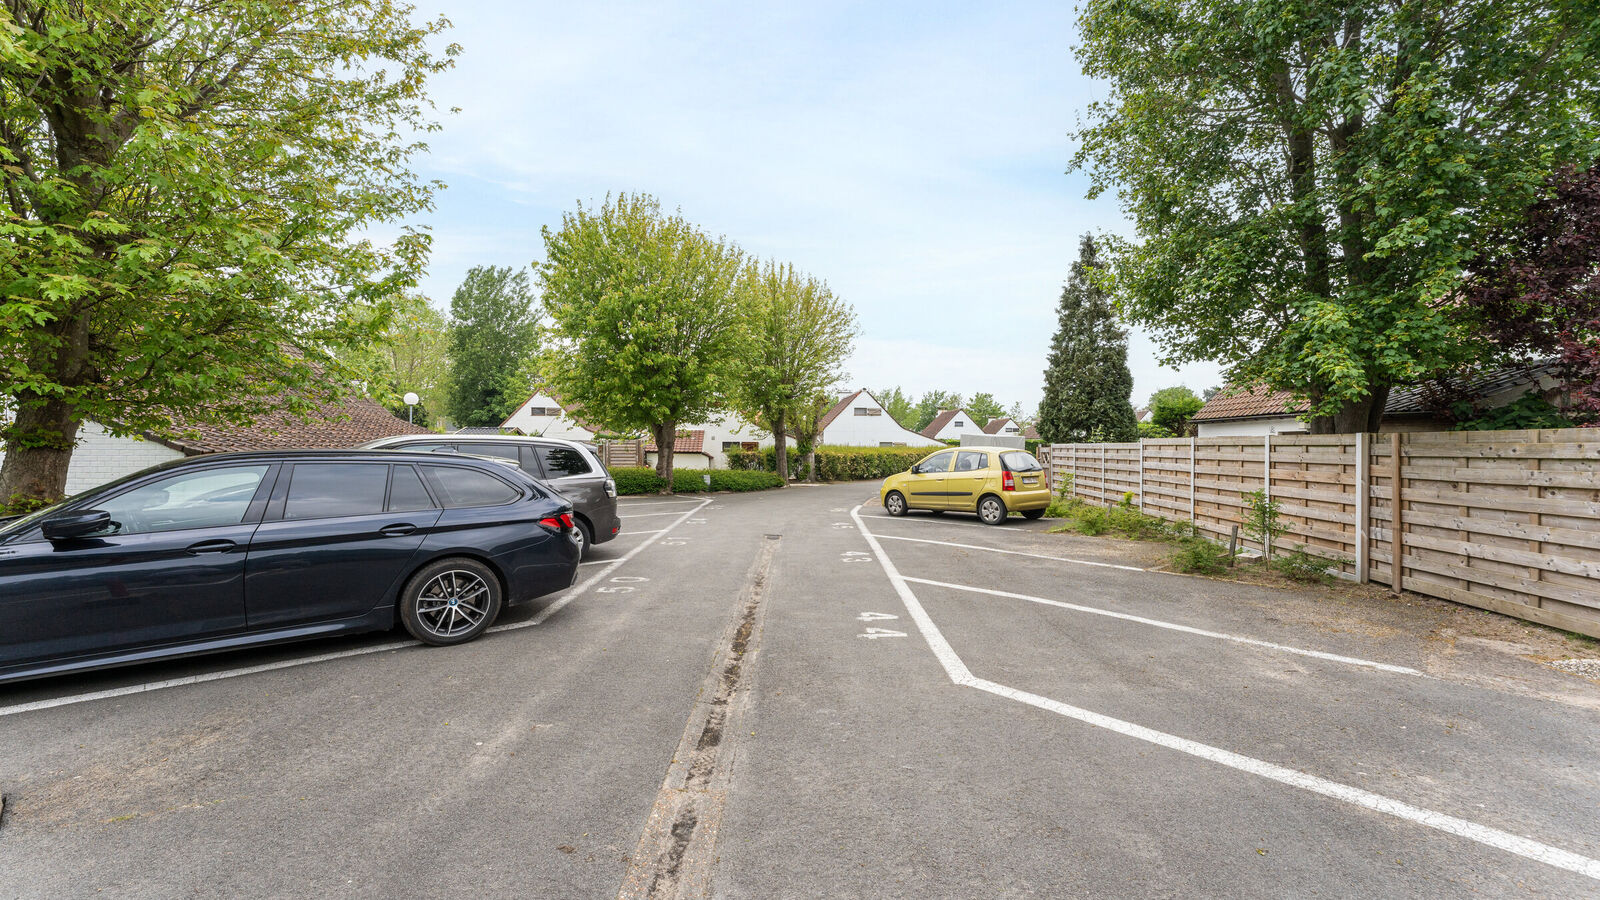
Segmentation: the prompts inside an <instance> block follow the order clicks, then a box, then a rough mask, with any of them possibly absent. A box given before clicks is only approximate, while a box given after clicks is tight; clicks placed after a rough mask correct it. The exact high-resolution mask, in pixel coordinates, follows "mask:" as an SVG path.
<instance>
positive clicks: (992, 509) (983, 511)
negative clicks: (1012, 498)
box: [978, 494, 1006, 525]
mask: <svg viewBox="0 0 1600 900" xmlns="http://www.w3.org/2000/svg"><path fill="white" fill-rule="evenodd" d="M978 518H979V519H981V520H982V521H983V524H985V525H999V524H1000V523H1001V522H1004V521H1005V520H1006V505H1005V503H1004V502H1003V501H1001V499H1000V498H999V497H996V496H995V495H993V494H990V495H989V496H987V497H984V498H983V499H982V500H979V501H978Z"/></svg>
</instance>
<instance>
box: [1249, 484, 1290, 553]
mask: <svg viewBox="0 0 1600 900" xmlns="http://www.w3.org/2000/svg"><path fill="white" fill-rule="evenodd" d="M1244 502H1245V511H1244V521H1243V522H1240V523H1239V533H1241V534H1243V535H1244V536H1245V537H1246V538H1249V539H1250V540H1252V541H1255V542H1256V543H1257V544H1260V545H1261V548H1262V552H1263V553H1264V555H1266V556H1268V557H1270V556H1271V555H1272V542H1273V541H1275V540H1277V539H1278V538H1279V537H1281V536H1282V535H1283V533H1284V532H1285V531H1287V530H1288V526H1286V525H1284V524H1283V523H1282V522H1281V521H1279V513H1278V501H1276V500H1268V499H1267V495H1266V492H1265V491H1250V492H1248V493H1246V494H1245V495H1244Z"/></svg>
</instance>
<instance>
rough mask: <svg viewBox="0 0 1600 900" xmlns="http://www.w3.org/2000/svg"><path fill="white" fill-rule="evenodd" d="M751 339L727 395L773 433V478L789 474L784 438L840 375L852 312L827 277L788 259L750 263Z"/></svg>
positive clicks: (747, 289)
mask: <svg viewBox="0 0 1600 900" xmlns="http://www.w3.org/2000/svg"><path fill="white" fill-rule="evenodd" d="M743 292H744V294H745V302H746V310H747V312H748V314H749V317H750V318H749V326H750V327H749V336H750V339H749V341H748V342H747V343H746V344H745V347H744V359H743V360H742V362H743V369H744V371H743V373H742V374H741V377H739V378H737V379H735V380H734V381H733V398H734V401H735V405H737V406H738V407H739V408H740V409H741V410H742V411H743V412H744V413H745V414H746V415H747V416H748V417H749V418H751V419H755V420H758V421H760V422H762V423H764V424H765V425H766V426H767V428H769V429H770V430H771V431H772V437H773V440H774V441H775V442H776V444H777V447H778V457H777V460H778V476H779V477H780V478H782V479H784V481H785V482H787V481H788V479H789V454H788V453H787V452H785V449H784V448H786V447H787V446H788V436H789V433H790V430H791V426H792V424H793V422H794V420H795V418H797V417H798V416H799V415H801V413H802V411H803V410H804V409H805V408H809V406H810V405H811V401H812V400H813V398H815V397H816V396H817V395H819V394H821V393H823V392H824V391H825V390H826V389H827V388H828V387H829V386H831V385H832V384H833V383H834V382H836V381H838V380H839V379H841V378H843V377H844V368H843V367H844V361H845V359H846V358H848V357H849V356H850V348H851V346H852V344H853V343H854V340H855V336H856V324H855V320H856V317H855V312H854V311H853V310H852V309H851V308H850V304H848V303H845V302H844V301H843V300H840V299H839V298H837V297H835V296H834V295H833V291H831V290H829V289H828V283H827V282H825V281H821V280H818V279H816V278H813V277H811V276H809V275H804V274H801V273H799V272H797V271H795V268H794V266H792V265H787V264H785V265H779V264H778V263H776V262H768V263H766V264H764V265H763V264H755V263H752V264H751V265H750V266H749V267H748V268H747V270H746V272H745V275H744V286H743Z"/></svg>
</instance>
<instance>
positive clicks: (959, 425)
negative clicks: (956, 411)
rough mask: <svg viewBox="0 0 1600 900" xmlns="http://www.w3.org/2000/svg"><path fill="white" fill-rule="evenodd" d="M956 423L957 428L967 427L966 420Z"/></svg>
mask: <svg viewBox="0 0 1600 900" xmlns="http://www.w3.org/2000/svg"><path fill="white" fill-rule="evenodd" d="M954 424H955V426H956V427H957V428H965V427H967V423H965V422H956V423H954Z"/></svg>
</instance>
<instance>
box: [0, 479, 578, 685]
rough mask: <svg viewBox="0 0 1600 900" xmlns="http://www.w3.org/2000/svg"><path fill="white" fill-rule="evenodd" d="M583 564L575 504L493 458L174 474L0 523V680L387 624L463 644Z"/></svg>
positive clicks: (119, 484) (567, 581) (123, 482)
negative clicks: (512, 605) (504, 611)
mask: <svg viewBox="0 0 1600 900" xmlns="http://www.w3.org/2000/svg"><path fill="white" fill-rule="evenodd" d="M579 550H580V546H579V543H578V541H577V540H576V538H575V529H574V523H573V519H572V507H571V505H570V504H569V503H567V501H566V500H564V499H562V498H560V497H559V496H558V495H556V494H554V493H553V492H551V491H549V490H548V489H546V488H544V487H543V486H541V485H540V484H539V483H538V482H537V481H535V480H534V479H533V478H531V477H529V476H528V475H526V474H525V473H523V472H521V471H519V470H517V469H514V468H512V467H510V466H505V465H501V464H499V463H497V462H494V461H491V460H479V459H474V458H471V457H457V456H451V457H447V458H441V457H440V456H439V455H438V454H427V453H404V452H395V451H392V450H389V451H361V450H358V451H298V452H275V453H229V454H218V455H214V456H204V457H197V458H193V459H186V460H178V461H175V462H172V463H167V464H164V465H160V466H156V467H154V468H150V469H146V470H144V471H143V472H139V473H136V474H134V475H130V476H128V477H126V478H123V479H120V480H118V481H114V482H112V483H110V484H107V485H103V486H101V487H98V488H95V489H93V490H91V491H88V492H85V493H83V494H80V495H78V496H76V497H73V498H71V499H70V500H67V501H65V502H63V503H60V504H57V505H56V506H53V507H50V508H48V509H45V510H41V511H40V512H37V513H34V514H32V515H29V516H26V517H23V518H21V519H13V520H9V521H4V522H0V682H6V681H13V680H18V679H23V678H33V677H38V676H43V675H53V674H58V673H65V672H74V671H80V670H85V669H95V668H103V667H108V666H116V665H125V664H128V663H135V662H142V661H146V660H154V659H162V658H168V657H174V656H184V655H190V654H199V653H211V652H216V651H221V650H228V649H233V648H239V647H247V646H255V645H261V644H270V643H278V642H284V641H292V640H299V639H303V638H311V637H319V636H323V635H331V634H343V633H351V632H359V631H378V630H384V629H389V628H393V627H394V626H395V624H396V623H399V624H401V625H403V626H404V627H405V629H406V630H407V631H408V632H410V633H411V635H412V636H413V637H415V638H417V639H418V640H420V641H423V642H425V643H428V644H435V645H444V644H458V643H462V642H464V641H469V640H472V639H473V638H475V637H477V636H478V635H480V634H482V633H483V632H484V631H485V630H486V629H488V628H489V626H490V625H492V624H493V623H494V620H495V618H496V616H498V615H499V613H500V610H501V609H502V608H503V606H504V605H506V604H507V603H514V602H518V601H522V600H528V599H532V598H534V597H538V596H541V595H544V594H548V593H551V592H553V591H558V590H562V589H564V588H566V587H568V586H569V585H571V584H572V582H573V579H574V577H575V575H576V573H577V567H578V555H579Z"/></svg>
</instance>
